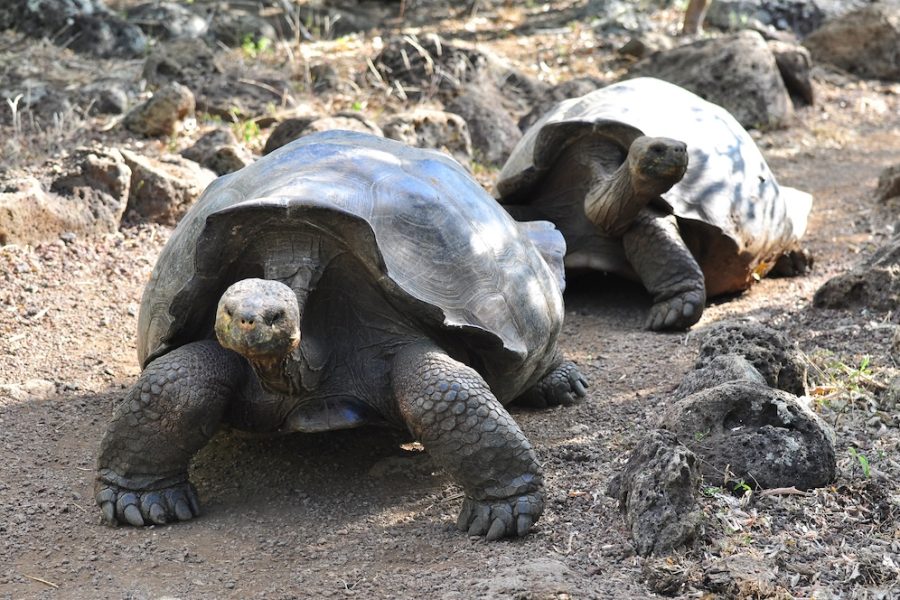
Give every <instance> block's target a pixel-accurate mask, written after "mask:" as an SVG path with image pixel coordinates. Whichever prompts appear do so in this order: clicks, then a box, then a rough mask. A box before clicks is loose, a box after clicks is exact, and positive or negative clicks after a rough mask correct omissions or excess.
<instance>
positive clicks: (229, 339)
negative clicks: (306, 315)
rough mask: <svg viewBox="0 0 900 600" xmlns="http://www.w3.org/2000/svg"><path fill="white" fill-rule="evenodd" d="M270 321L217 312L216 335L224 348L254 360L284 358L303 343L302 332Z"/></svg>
mask: <svg viewBox="0 0 900 600" xmlns="http://www.w3.org/2000/svg"><path fill="white" fill-rule="evenodd" d="M279 325H280V324H269V323H266V322H265V321H264V320H254V321H253V322H248V320H247V319H246V318H235V317H234V316H233V315H228V314H219V315H217V316H216V337H217V338H218V340H219V343H220V344H221V345H222V347H223V348H228V349H229V350H234V351H235V352H237V353H238V354H241V355H242V356H245V357H246V358H248V359H250V360H254V361H270V360H275V359H281V358H284V357H285V356H286V355H288V354H290V353H291V352H293V351H294V350H295V349H296V348H297V346H299V345H300V332H299V331H291V330H290V328H285V327H283V326H279Z"/></svg>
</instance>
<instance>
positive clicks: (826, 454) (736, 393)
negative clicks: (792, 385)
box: [659, 381, 837, 490]
mask: <svg viewBox="0 0 900 600" xmlns="http://www.w3.org/2000/svg"><path fill="white" fill-rule="evenodd" d="M659 427H660V428H662V429H666V430H668V431H671V432H672V433H674V434H675V435H676V436H677V437H678V439H679V440H680V441H681V442H682V443H683V444H684V445H685V446H687V447H688V448H690V449H691V450H692V451H693V452H694V453H695V454H696V455H697V457H698V458H699V462H700V470H701V472H702V474H703V478H704V481H705V482H707V483H708V484H710V485H724V486H736V485H740V484H746V485H748V486H750V487H751V488H779V487H791V486H796V487H797V488H798V489H802V490H806V489H810V488H815V487H821V486H824V485H827V484H829V483H831V482H832V481H834V478H835V476H836V475H837V464H836V460H835V451H834V433H833V432H832V431H831V428H830V427H829V426H828V425H827V424H826V423H825V422H824V421H822V420H821V419H820V418H819V416H818V415H816V414H815V413H814V412H812V411H811V410H810V409H809V408H808V407H807V406H806V405H805V404H804V403H802V402H801V401H800V400H798V398H797V397H796V396H794V395H792V394H789V393H787V392H785V391H783V390H777V389H774V388H771V387H769V386H767V385H762V384H759V383H752V382H748V381H733V382H730V383H723V384H720V385H717V386H715V387H712V388H707V389H704V390H701V391H699V392H697V393H695V394H692V395H690V396H686V397H684V398H682V399H680V400H677V401H676V402H674V403H673V404H671V405H669V406H668V408H667V409H666V410H665V411H664V412H663V415H662V417H661V419H660V423H659Z"/></svg>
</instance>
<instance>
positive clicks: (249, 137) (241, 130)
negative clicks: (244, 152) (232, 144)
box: [234, 120, 261, 144]
mask: <svg viewBox="0 0 900 600" xmlns="http://www.w3.org/2000/svg"><path fill="white" fill-rule="evenodd" d="M234 130H235V131H234V133H235V135H237V136H238V138H240V139H241V140H243V142H244V143H245V144H249V143H250V142H252V141H253V140H255V139H256V138H258V137H259V134H260V131H261V130H260V128H259V123H257V122H256V121H253V120H247V121H238V122H237V123H235V124H234Z"/></svg>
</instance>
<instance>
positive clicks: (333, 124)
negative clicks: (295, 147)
mask: <svg viewBox="0 0 900 600" xmlns="http://www.w3.org/2000/svg"><path fill="white" fill-rule="evenodd" d="M331 129H346V130H349V131H358V132H360V133H370V134H372V135H384V134H383V133H382V131H381V127H379V126H378V125H376V124H375V123H373V122H372V121H370V120H369V119H366V118H365V117H364V116H362V115H360V114H359V113H354V112H341V113H338V114H336V115H334V116H333V117H321V116H308V117H294V118H290V119H285V120H284V121H282V122H281V123H279V124H278V126H277V127H275V130H274V131H272V133H271V134H270V135H269V138H268V139H267V140H266V145H265V147H264V148H263V155H266V154H269V153H270V152H273V151H275V150H277V149H278V148H281V147H282V146H284V145H285V144H289V143H290V142H293V141H294V140H296V139H298V138H301V137H303V136H304V135H308V134H310V133H315V132H317V131H329V130H331Z"/></svg>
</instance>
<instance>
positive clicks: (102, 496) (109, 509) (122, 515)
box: [94, 481, 200, 527]
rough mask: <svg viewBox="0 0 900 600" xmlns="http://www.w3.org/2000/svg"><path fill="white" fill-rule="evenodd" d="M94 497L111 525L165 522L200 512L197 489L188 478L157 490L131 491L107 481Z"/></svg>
mask: <svg viewBox="0 0 900 600" xmlns="http://www.w3.org/2000/svg"><path fill="white" fill-rule="evenodd" d="M94 498H95V500H96V501H97V504H98V505H99V506H100V511H101V515H102V519H103V522H104V523H105V524H106V525H110V526H115V525H118V524H120V523H122V524H128V525H132V526H134V527H143V526H145V525H164V524H166V523H172V522H175V521H188V520H190V519H193V518H194V517H196V516H199V515H200V504H199V502H198V500H197V491H196V490H195V489H194V486H193V485H191V483H190V482H188V481H184V482H182V483H177V484H175V485H172V486H171V487H167V488H163V489H157V490H128V489H125V488H123V487H120V486H117V485H115V484H112V483H108V482H104V483H103V487H101V488H100V489H99V490H98V491H97V493H96V495H95V496H94Z"/></svg>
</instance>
